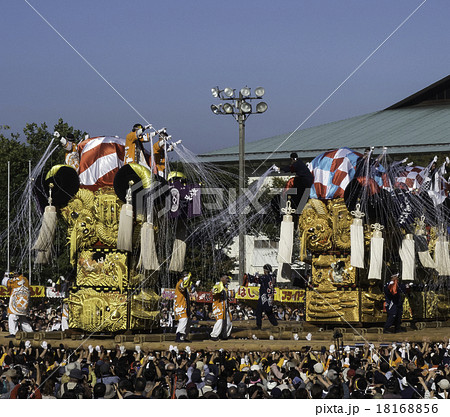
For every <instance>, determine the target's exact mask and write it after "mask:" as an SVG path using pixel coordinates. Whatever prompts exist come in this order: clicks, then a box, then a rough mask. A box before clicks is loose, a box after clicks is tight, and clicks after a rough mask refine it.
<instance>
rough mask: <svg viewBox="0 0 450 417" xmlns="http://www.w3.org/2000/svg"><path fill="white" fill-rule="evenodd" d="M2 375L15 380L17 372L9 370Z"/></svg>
mask: <svg viewBox="0 0 450 417" xmlns="http://www.w3.org/2000/svg"><path fill="white" fill-rule="evenodd" d="M3 375H5V376H9V377H10V378H15V377H16V376H17V371H16V370H15V369H13V368H10V369H8V370H7V371H6V372H5V373H4V374H3Z"/></svg>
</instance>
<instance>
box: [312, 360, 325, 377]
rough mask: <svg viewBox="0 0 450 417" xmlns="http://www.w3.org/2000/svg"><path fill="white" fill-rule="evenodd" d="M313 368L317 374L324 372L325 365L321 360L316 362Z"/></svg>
mask: <svg viewBox="0 0 450 417" xmlns="http://www.w3.org/2000/svg"><path fill="white" fill-rule="evenodd" d="M313 369H314V372H315V373H316V374H321V373H322V372H323V365H322V364H321V363H320V362H317V363H315V364H314V367H313Z"/></svg>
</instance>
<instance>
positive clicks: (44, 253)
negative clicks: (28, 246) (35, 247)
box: [34, 250, 50, 265]
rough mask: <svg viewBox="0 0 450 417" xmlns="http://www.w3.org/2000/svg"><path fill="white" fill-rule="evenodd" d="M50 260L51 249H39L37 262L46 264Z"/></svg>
mask: <svg viewBox="0 0 450 417" xmlns="http://www.w3.org/2000/svg"><path fill="white" fill-rule="evenodd" d="M49 261H50V250H39V251H37V254H36V259H35V261H34V262H35V263H36V264H37V265H46V264H48V262H49Z"/></svg>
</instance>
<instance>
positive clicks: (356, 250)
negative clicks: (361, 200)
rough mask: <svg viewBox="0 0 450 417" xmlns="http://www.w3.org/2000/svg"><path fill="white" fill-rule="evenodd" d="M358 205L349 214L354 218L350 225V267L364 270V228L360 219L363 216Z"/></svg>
mask: <svg viewBox="0 0 450 417" xmlns="http://www.w3.org/2000/svg"><path fill="white" fill-rule="evenodd" d="M359 207H360V205H359V204H357V205H356V210H355V211H352V212H351V214H352V216H353V217H354V219H353V223H352V224H351V225H350V247H351V252H350V265H351V266H354V267H356V268H364V228H363V223H362V218H363V217H364V216H365V214H364V213H363V212H362V211H360V210H359Z"/></svg>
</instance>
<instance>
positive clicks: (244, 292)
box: [236, 287, 305, 303]
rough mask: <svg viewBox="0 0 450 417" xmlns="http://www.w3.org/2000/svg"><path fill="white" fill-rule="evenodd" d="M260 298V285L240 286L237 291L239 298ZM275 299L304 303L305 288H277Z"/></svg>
mask: <svg viewBox="0 0 450 417" xmlns="http://www.w3.org/2000/svg"><path fill="white" fill-rule="evenodd" d="M258 298H259V287H239V289H238V291H237V292H236V299H237V300H258ZM274 300H275V301H279V302H280V303H304V302H305V290H291V289H285V288H275V296H274Z"/></svg>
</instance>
